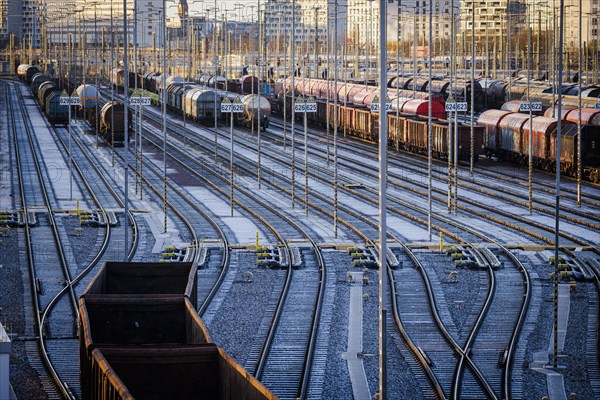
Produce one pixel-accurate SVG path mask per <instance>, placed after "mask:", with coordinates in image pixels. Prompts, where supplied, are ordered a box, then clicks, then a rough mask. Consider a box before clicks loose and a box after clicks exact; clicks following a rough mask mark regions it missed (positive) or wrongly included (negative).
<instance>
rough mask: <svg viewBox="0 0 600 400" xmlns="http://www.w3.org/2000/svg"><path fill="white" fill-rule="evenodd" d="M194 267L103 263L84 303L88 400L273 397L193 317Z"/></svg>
mask: <svg viewBox="0 0 600 400" xmlns="http://www.w3.org/2000/svg"><path fill="white" fill-rule="evenodd" d="M197 290H198V289H197V266H196V264H194V263H167V264H165V263H105V264H103V266H102V267H101V269H100V271H99V272H98V274H97V275H96V277H95V278H94V280H93V281H92V282H91V283H90V285H89V286H88V287H87V289H86V290H85V292H84V293H83V294H82V296H81V298H80V299H79V314H80V319H81V321H80V324H79V365H80V381H81V389H82V395H83V399H84V400H100V399H102V400H121V399H134V398H137V399H175V400H178V399H181V400H183V399H192V398H203V399H216V400H219V399H247V400H274V399H276V397H275V396H274V395H273V394H272V393H271V392H270V391H269V390H268V389H266V388H265V387H264V386H263V385H262V384H261V383H260V382H258V381H257V380H256V379H255V378H253V377H252V376H250V374H248V373H247V372H246V371H245V370H244V369H243V368H242V367H241V366H240V365H238V364H237V363H236V362H235V361H234V360H233V359H231V358H230V357H229V356H228V355H227V354H226V353H225V352H224V351H223V350H222V349H221V348H219V347H217V345H215V344H214V343H212V341H211V340H210V337H209V335H208V332H207V330H206V328H205V326H204V324H203V322H202V320H201V319H200V318H199V316H198V314H197V313H196V310H195V307H196V305H197Z"/></svg>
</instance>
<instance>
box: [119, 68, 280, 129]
mask: <svg viewBox="0 0 600 400" xmlns="http://www.w3.org/2000/svg"><path fill="white" fill-rule="evenodd" d="M134 78H135V76H134V75H133V76H132V73H130V75H129V84H130V88H133V85H131V83H132V81H133V80H134ZM111 84H113V85H115V86H116V87H118V88H120V89H122V88H123V84H124V73H123V70H121V69H119V70H114V71H113V72H112V73H111ZM138 86H139V87H141V88H143V89H144V90H147V91H149V92H152V93H155V94H157V95H158V96H157V102H158V104H159V105H160V104H161V102H162V99H163V94H166V99H167V100H166V107H167V108H168V109H169V110H171V111H173V112H177V113H182V112H183V113H185V115H186V117H187V118H190V119H192V120H195V121H199V122H204V123H210V122H212V121H214V119H215V114H216V117H217V119H221V118H224V115H221V101H222V100H223V99H224V98H225V97H229V98H234V97H240V101H241V102H242V104H243V105H244V112H243V113H239V114H235V118H236V123H238V124H241V125H244V126H246V127H251V126H254V127H260V128H261V129H262V130H265V129H266V128H267V127H268V126H269V121H270V116H271V105H270V103H269V101H268V100H267V99H266V98H265V97H264V96H259V95H258V94H255V95H251V93H252V91H254V93H258V80H257V78H256V77H254V76H243V77H241V78H240V79H237V80H230V81H226V80H225V78H223V77H214V76H212V75H198V76H197V77H196V79H195V81H194V82H186V81H185V80H184V79H183V78H181V77H178V76H167V77H166V86H165V88H163V76H162V75H161V74H160V73H155V72H148V73H145V74H142V75H138ZM215 86H216V89H215ZM225 89H227V90H225ZM163 90H164V91H166V93H163ZM259 115H260V120H259V119H258V116H259ZM257 121H258V122H257Z"/></svg>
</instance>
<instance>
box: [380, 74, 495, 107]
mask: <svg viewBox="0 0 600 400" xmlns="http://www.w3.org/2000/svg"><path fill="white" fill-rule="evenodd" d="M430 85H431V93H432V94H434V95H436V96H440V97H442V98H443V99H444V100H447V99H448V98H449V97H450V95H452V98H453V99H454V100H455V101H458V102H466V103H467V107H468V109H469V110H470V108H471V98H473V101H474V104H475V111H476V112H479V111H483V107H484V104H485V92H484V90H483V88H482V87H481V84H480V83H479V82H478V81H477V80H475V84H474V85H473V87H471V81H470V80H465V79H456V80H454V82H452V90H450V79H448V78H432V79H431V80H430V79H429V78H421V77H417V79H414V77H412V76H394V77H392V78H391V79H389V80H388V83H387V87H388V88H396V89H399V90H404V91H408V92H421V93H429V86H430Z"/></svg>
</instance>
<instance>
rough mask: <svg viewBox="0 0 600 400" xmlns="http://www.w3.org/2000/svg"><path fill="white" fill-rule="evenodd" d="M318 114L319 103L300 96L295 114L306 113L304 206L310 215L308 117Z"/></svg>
mask: <svg viewBox="0 0 600 400" xmlns="http://www.w3.org/2000/svg"><path fill="white" fill-rule="evenodd" d="M315 112H317V102H316V101H315V98H314V97H312V96H310V97H309V98H308V99H304V98H301V97H300V96H298V98H297V99H296V102H295V103H294V113H304V205H305V208H304V209H305V212H306V215H308V140H307V137H308V117H307V115H306V114H307V113H315Z"/></svg>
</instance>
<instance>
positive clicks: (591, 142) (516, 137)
mask: <svg viewBox="0 0 600 400" xmlns="http://www.w3.org/2000/svg"><path fill="white" fill-rule="evenodd" d="M580 112H581V119H582V130H581V162H582V166H583V167H582V171H583V175H584V178H586V179H588V180H590V181H592V182H595V183H598V182H600V151H599V146H600V110H594V109H585V108H584V109H581V111H580V110H579V109H574V108H571V109H565V110H563V113H562V114H563V123H562V130H561V141H560V143H561V149H560V169H561V171H562V172H564V173H565V174H568V175H570V176H576V174H577V165H578V155H577V140H578V138H577V120H578V118H579V113H580ZM548 115H551V112H550V113H548V112H547V114H546V116H534V117H533V118H532V121H531V123H530V121H529V114H522V113H512V112H509V111H504V110H488V111H485V112H483V113H482V114H481V116H480V117H479V120H478V123H479V124H481V125H483V126H484V127H485V134H484V148H485V151H486V154H487V155H488V157H491V156H492V155H495V156H497V157H498V158H499V159H505V160H509V161H514V162H517V163H520V164H523V165H526V164H527V163H528V162H529V129H530V125H532V127H533V129H532V130H531V133H532V142H531V148H532V153H533V165H534V166H535V167H536V168H540V169H544V170H548V171H555V170H556V147H557V146H556V144H557V125H558V120H557V119H556V118H551V117H549V116H548Z"/></svg>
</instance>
